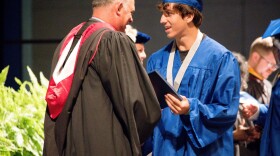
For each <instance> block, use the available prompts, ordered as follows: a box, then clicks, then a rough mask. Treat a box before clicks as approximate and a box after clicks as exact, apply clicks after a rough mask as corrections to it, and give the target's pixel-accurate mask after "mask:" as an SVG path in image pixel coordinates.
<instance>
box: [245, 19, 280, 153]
mask: <svg viewBox="0 0 280 156" xmlns="http://www.w3.org/2000/svg"><path fill="white" fill-rule="evenodd" d="M279 28H280V23H279ZM274 45H275V46H276V47H277V48H278V53H277V55H278V57H277V58H278V63H279V56H280V34H278V35H275V36H274ZM278 67H279V66H278ZM274 81H275V84H274V86H273V88H272V94H271V98H270V103H269V106H268V105H262V104H260V105H247V107H246V109H245V110H244V111H243V114H244V116H245V117H247V118H249V119H251V120H254V121H255V122H257V123H258V124H259V125H261V126H263V127H264V128H263V133H262V136H261V146H260V156H280V153H279V143H280V133H279V132H280V73H279V72H278V74H276V78H275V80H274Z"/></svg>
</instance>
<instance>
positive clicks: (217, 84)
mask: <svg viewBox="0 0 280 156" xmlns="http://www.w3.org/2000/svg"><path fill="white" fill-rule="evenodd" d="M214 67H216V68H215V69H213V73H212V79H213V80H212V81H211V82H213V84H211V85H212V86H211V89H210V90H208V92H207V93H202V94H208V95H207V96H206V97H207V99H208V100H205V101H209V102H208V103H202V102H201V101H200V100H199V99H197V98H188V100H189V103H190V113H189V115H181V119H182V121H183V122H182V123H183V125H184V128H185V130H186V132H187V135H188V136H189V138H190V140H191V143H192V144H193V145H194V146H195V147H197V148H202V147H205V146H207V145H209V144H211V143H212V142H214V141H216V140H217V139H219V138H220V137H221V136H222V135H224V134H225V133H226V132H227V131H228V130H229V129H232V127H233V125H234V122H235V120H236V115H237V111H238V105H239V91H240V71H239V65H238V62H237V61H236V60H235V58H234V56H232V55H231V54H230V53H229V52H228V53H225V54H224V55H223V56H222V57H221V59H220V60H219V61H218V62H217V64H216V65H215V66H214ZM209 87H210V86H209ZM229 141H232V140H230V139H229Z"/></svg>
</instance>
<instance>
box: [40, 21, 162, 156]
mask: <svg viewBox="0 0 280 156" xmlns="http://www.w3.org/2000/svg"><path fill="white" fill-rule="evenodd" d="M99 21H100V20H99ZM95 22H98V20H96V19H94V22H93V23H95ZM105 31H106V32H105ZM101 33H102V34H103V36H102V37H100V34H101ZM99 38H100V41H99ZM63 42H64V41H62V43H63ZM97 45H98V50H97V53H96V55H95V56H94V58H93V59H92V60H91V58H92V55H93V53H94V51H95V49H96V47H97ZM61 46H62V45H61V44H60V45H59V46H58V48H57V50H56V51H55V54H54V58H53V62H52V73H53V71H54V68H55V66H56V64H57V62H58V59H59V56H60V48H61ZM75 68H76V69H75V74H74V78H73V82H72V87H71V90H70V93H69V95H68V98H67V101H66V103H65V106H64V107H63V110H62V112H61V113H60V114H59V116H58V117H57V118H55V119H52V118H51V117H50V112H49V110H48V109H47V111H46V117H45V125H44V128H45V142H44V151H43V155H46V156H55V155H66V156H69V155H79V156H83V155H88V156H94V155H102V156H107V155H108V156H115V155H119V156H132V155H141V144H142V143H143V142H144V141H145V139H146V138H147V137H148V136H149V135H150V134H151V133H152V131H153V128H154V126H155V125H156V123H157V121H158V120H159V119H160V114H161V111H160V106H159V103H158V101H157V98H156V95H155V93H154V90H153V88H152V85H151V82H150V80H149V77H148V76H147V73H146V71H145V69H144V68H143V66H142V64H141V62H140V60H139V58H138V55H137V51H136V48H135V45H134V43H133V42H132V41H131V39H130V38H129V37H128V36H127V35H125V34H124V33H122V32H117V31H113V30H110V29H107V28H106V29H104V31H103V30H102V31H101V30H100V31H99V30H97V31H96V32H94V33H93V34H92V35H91V36H89V37H88V39H87V40H85V42H84V43H83V44H82V45H81V47H80V54H79V57H78V59H77V63H76V67H75Z"/></svg>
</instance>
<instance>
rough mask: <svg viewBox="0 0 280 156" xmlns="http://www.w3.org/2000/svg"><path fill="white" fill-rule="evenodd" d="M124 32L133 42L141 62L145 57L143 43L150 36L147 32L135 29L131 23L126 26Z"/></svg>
mask: <svg viewBox="0 0 280 156" xmlns="http://www.w3.org/2000/svg"><path fill="white" fill-rule="evenodd" d="M125 33H126V34H127V35H128V36H129V37H130V38H131V39H132V41H133V42H134V43H135V46H136V49H137V52H138V56H139V58H140V61H141V62H142V64H143V62H144V60H145V59H146V57H147V54H146V52H145V44H146V43H147V42H148V41H149V40H150V39H151V37H150V36H149V35H148V34H145V33H143V32H140V31H138V30H137V29H135V28H133V27H132V26H131V25H127V26H126V29H125Z"/></svg>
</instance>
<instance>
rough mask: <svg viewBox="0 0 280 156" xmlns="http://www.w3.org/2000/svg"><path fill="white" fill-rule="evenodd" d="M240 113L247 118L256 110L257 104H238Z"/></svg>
mask: <svg viewBox="0 0 280 156" xmlns="http://www.w3.org/2000/svg"><path fill="white" fill-rule="evenodd" d="M240 106H241V109H240V110H241V113H242V116H243V117H244V118H247V119H249V118H250V117H251V116H253V115H254V114H255V113H256V112H257V111H258V106H257V105H255V104H240Z"/></svg>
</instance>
